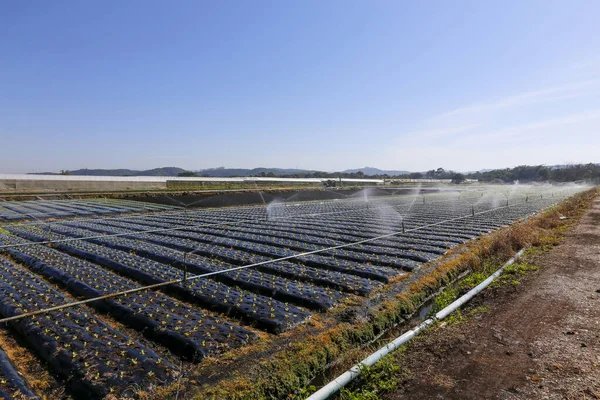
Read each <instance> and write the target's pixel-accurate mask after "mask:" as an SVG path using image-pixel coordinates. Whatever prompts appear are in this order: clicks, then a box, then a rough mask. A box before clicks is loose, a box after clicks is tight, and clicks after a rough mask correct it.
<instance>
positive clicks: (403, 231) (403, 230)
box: [402, 221, 406, 233]
mask: <svg viewBox="0 0 600 400" xmlns="http://www.w3.org/2000/svg"><path fill="white" fill-rule="evenodd" d="M402 233H406V231H405V229H404V221H402Z"/></svg>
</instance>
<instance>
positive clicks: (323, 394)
mask: <svg viewBox="0 0 600 400" xmlns="http://www.w3.org/2000/svg"><path fill="white" fill-rule="evenodd" d="M524 251H525V249H522V250H520V251H519V252H518V253H517V254H515V255H514V257H512V258H511V259H510V260H508V261H507V262H506V263H505V264H504V265H503V266H502V267H500V268H499V269H498V270H497V271H496V272H494V273H493V274H492V275H490V276H489V277H488V278H487V279H486V280H484V281H483V282H481V283H480V284H479V285H477V286H475V287H474V288H473V289H471V290H469V291H468V292H467V293H466V294H465V295H463V296H461V297H460V298H459V299H457V300H456V301H454V302H453V303H452V304H450V305H449V306H447V307H445V308H444V309H443V310H441V311H440V312H438V313H437V314H435V316H434V317H433V318H429V319H427V320H425V321H423V322H422V323H421V324H419V325H418V326H417V327H415V328H413V329H411V330H409V331H408V332H405V333H404V334H402V335H401V336H399V337H397V338H396V339H394V340H393V341H392V342H390V343H388V344H387V345H385V346H384V347H382V348H380V349H379V350H377V351H376V352H375V353H373V354H371V355H370V356H368V357H367V358H365V359H364V360H362V361H361V362H360V363H358V364H356V365H355V366H353V367H352V368H350V369H349V370H348V371H346V372H344V373H343V374H342V375H340V376H338V377H337V378H335V379H334V380H332V381H331V382H329V383H328V384H327V385H325V386H323V387H322V388H321V389H319V390H318V391H317V392H315V393H313V394H312V395H311V396H310V397H309V398H308V399H307V400H325V399H327V398H329V397H330V396H332V395H334V394H335V393H337V392H338V391H340V390H341V389H342V388H343V387H344V386H346V385H347V384H349V383H350V382H352V381H353V380H354V379H356V377H358V376H359V375H360V374H361V369H362V368H364V367H370V366H372V365H374V364H375V363H376V362H377V361H379V360H381V359H382V358H383V357H385V356H386V355H388V354H390V353H391V352H393V351H394V350H396V349H397V348H398V347H400V346H402V345H403V344H404V343H406V342H408V341H409V340H411V339H412V338H414V337H415V336H416V335H417V334H419V333H420V332H421V331H423V330H426V329H427V328H429V327H430V326H431V325H433V324H434V323H435V321H439V320H442V319H444V318H446V317H447V316H448V315H450V314H451V313H452V312H454V311H456V310H457V309H458V308H460V307H461V306H462V305H463V304H465V303H467V302H468V301H469V300H471V299H472V298H473V297H475V295H477V294H478V293H479V292H481V291H482V290H483V289H485V288H486V287H487V286H489V284H490V283H492V282H493V281H494V280H495V279H496V278H497V277H498V276H500V274H501V273H502V271H503V270H504V268H506V267H508V266H509V265H511V264H513V263H514V262H515V261H516V260H517V259H518V258H519V257H521V255H522V254H523V252H524Z"/></svg>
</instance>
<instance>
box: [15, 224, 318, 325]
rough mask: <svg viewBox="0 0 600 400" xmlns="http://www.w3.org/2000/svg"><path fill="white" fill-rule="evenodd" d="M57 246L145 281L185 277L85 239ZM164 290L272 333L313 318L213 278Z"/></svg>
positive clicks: (23, 232)
mask: <svg viewBox="0 0 600 400" xmlns="http://www.w3.org/2000/svg"><path fill="white" fill-rule="evenodd" d="M9 230H11V231H13V232H14V233H17V234H18V235H20V236H23V237H25V238H27V239H29V240H33V241H45V240H49V239H52V240H61V239H65V238H67V236H64V235H58V234H54V233H49V232H47V231H43V230H41V229H36V228H31V227H27V228H25V227H9ZM54 246H55V247H56V248H58V249H60V250H61V251H63V252H66V253H69V254H72V255H75V256H77V257H81V258H84V259H87V260H89V261H92V262H94V263H96V264H99V265H102V266H103V267H106V268H108V269H111V270H113V271H115V272H117V273H119V274H122V275H125V276H128V277H130V278H133V279H134V280H136V281H138V282H141V283H143V284H155V283H162V282H166V281H171V280H178V279H182V278H183V271H182V270H180V269H178V268H176V267H173V266H171V265H167V264H162V263H159V262H156V261H153V260H150V259H147V258H144V257H141V256H138V255H135V254H130V253H128V252H125V251H121V250H117V249H112V248H109V247H106V246H101V245H97V244H93V243H89V242H86V241H74V242H68V243H57V244H54ZM163 291H164V292H165V293H167V294H171V295H172V296H175V297H178V298H181V299H184V300H187V301H190V302H194V303H197V304H199V305H201V306H203V307H207V308H210V309H212V310H214V311H218V312H223V313H226V314H231V315H232V316H234V317H238V318H241V319H243V320H244V321H246V322H247V323H249V324H251V325H254V326H256V327H258V328H260V329H265V330H267V331H270V332H273V333H279V332H282V331H285V330H288V329H290V328H293V327H294V326H296V325H298V324H300V323H302V322H304V321H305V320H306V319H307V318H309V317H310V313H308V312H307V311H306V310H304V309H301V308H299V307H296V306H294V305H291V304H286V303H283V302H280V301H277V300H275V299H272V298H270V297H266V296H261V295H258V294H254V293H250V292H248V291H245V290H240V289H238V288H235V287H230V286H227V285H224V284H222V283H219V282H215V281H212V280H210V279H195V280H192V281H189V282H187V283H179V284H172V285H168V286H165V287H164V288H163Z"/></svg>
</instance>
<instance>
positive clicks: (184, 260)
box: [183, 253, 187, 286]
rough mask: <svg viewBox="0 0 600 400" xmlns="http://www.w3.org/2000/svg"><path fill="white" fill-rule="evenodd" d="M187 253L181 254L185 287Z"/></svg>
mask: <svg viewBox="0 0 600 400" xmlns="http://www.w3.org/2000/svg"><path fill="white" fill-rule="evenodd" d="M186 261H187V253H184V254H183V286H186V285H187V262H186Z"/></svg>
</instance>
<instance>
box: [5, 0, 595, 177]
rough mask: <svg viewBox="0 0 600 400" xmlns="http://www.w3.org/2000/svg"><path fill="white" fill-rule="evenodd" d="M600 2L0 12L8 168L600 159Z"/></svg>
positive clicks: (16, 7) (406, 166)
mask: <svg viewBox="0 0 600 400" xmlns="http://www.w3.org/2000/svg"><path fill="white" fill-rule="evenodd" d="M598 16H600V1H597V0H590V1H573V0H571V1H549V0H540V1H533V0H526V1H521V0H517V1H479V0H475V1H458V0H456V1H424V2H419V1H400V0H394V1H379V0H375V1H371V0H369V1H367V0H365V1H348V0H340V1H331V0H316V1H309V0H302V1H291V0H285V1H281V0H276V1H261V0H252V1H245V0H236V1H227V0H223V1H201V0H193V1H182V0H178V1H166V0H165V1H151V0H143V1H141V0H140V1H134V0H124V1H121V0H119V1H116V0H107V1H75V0H73V1H60V0H57V1H41V0H39V1H18V0H6V1H2V2H0V172H15V173H16V172H40V171H58V170H61V169H77V168H84V167H87V168H139V169H145V168H154V167H160V166H180V167H182V168H187V169H201V168H208V167H218V166H225V167H243V168H253V167H282V168H295V167H298V168H307V169H319V170H326V171H336V170H342V169H346V168H356V167H362V166H366V165H368V166H374V167H378V168H382V169H402V170H411V171H419V170H427V169H431V168H437V167H444V168H446V169H454V170H460V171H469V170H476V169H482V168H496V167H507V166H514V165H519V164H557V163H564V162H600V22H599V20H598Z"/></svg>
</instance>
